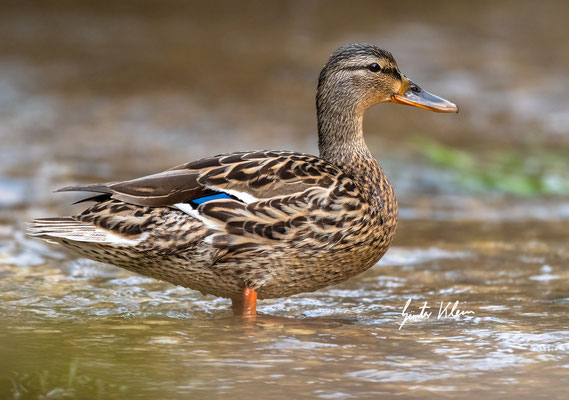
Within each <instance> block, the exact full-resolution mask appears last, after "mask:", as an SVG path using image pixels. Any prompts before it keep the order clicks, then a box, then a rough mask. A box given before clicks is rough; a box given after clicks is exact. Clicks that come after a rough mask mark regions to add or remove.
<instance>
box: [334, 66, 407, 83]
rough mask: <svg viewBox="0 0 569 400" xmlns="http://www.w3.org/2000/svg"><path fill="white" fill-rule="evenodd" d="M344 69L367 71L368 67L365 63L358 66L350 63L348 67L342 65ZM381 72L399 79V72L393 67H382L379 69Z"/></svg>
mask: <svg viewBox="0 0 569 400" xmlns="http://www.w3.org/2000/svg"><path fill="white" fill-rule="evenodd" d="M343 69H344V70H346V71H358V70H362V69H365V70H368V71H369V67H368V66H367V65H366V66H365V67H360V66H357V65H352V66H350V67H344V68H343ZM381 73H382V74H387V75H391V76H393V77H394V78H395V79H398V80H401V74H400V73H399V71H397V69H395V68H383V69H382V70H381Z"/></svg>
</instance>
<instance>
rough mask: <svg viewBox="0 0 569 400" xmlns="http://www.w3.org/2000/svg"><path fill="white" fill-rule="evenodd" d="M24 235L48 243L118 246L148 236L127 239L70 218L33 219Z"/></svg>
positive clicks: (143, 234)
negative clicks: (70, 242) (66, 242)
mask: <svg viewBox="0 0 569 400" xmlns="http://www.w3.org/2000/svg"><path fill="white" fill-rule="evenodd" d="M26 234H27V235H28V236H31V237H37V238H40V239H44V240H47V241H48V242H59V243H60V242H61V240H68V241H73V242H87V243H101V244H112V245H119V246H133V245H136V244H138V243H140V242H141V241H142V240H144V239H146V237H147V236H148V234H147V233H142V234H141V235H139V236H138V237H137V238H134V239H132V238H130V239H129V238H125V237H123V236H121V235H118V234H115V233H113V232H111V231H109V230H106V229H103V228H101V227H97V226H95V225H93V224H91V223H89V222H82V221H78V220H76V219H73V218H71V217H60V218H41V219H35V220H33V221H31V222H29V223H28V226H27V229H26Z"/></svg>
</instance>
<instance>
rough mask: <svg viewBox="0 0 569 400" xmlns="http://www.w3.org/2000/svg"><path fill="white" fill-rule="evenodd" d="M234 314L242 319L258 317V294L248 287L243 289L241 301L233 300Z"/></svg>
mask: <svg viewBox="0 0 569 400" xmlns="http://www.w3.org/2000/svg"><path fill="white" fill-rule="evenodd" d="M231 308H232V309H233V314H235V315H241V316H242V317H252V316H255V315H257V292H255V291H254V290H253V289H249V288H248V287H246V288H243V295H242V297H241V298H240V299H233V300H231Z"/></svg>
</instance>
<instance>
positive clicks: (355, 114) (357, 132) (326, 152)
mask: <svg viewBox="0 0 569 400" xmlns="http://www.w3.org/2000/svg"><path fill="white" fill-rule="evenodd" d="M326 100H328V101H326ZM316 104H317V106H316V107H317V115H318V149H319V151H320V157H321V158H323V159H325V160H326V161H328V162H331V163H333V164H335V165H337V166H339V167H340V168H342V170H343V171H344V172H346V173H347V174H348V175H351V176H357V175H360V173H361V171H362V168H361V167H362V164H366V166H367V167H368V168H369V167H372V168H374V169H375V168H379V164H378V163H377V161H376V160H375V158H374V157H373V156H372V154H371V153H370V151H369V149H368V147H367V145H366V142H365V140H364V136H363V110H359V109H358V107H356V106H355V105H353V104H349V103H347V102H346V101H341V100H335V99H334V98H328V99H326V98H324V99H323V98H321V97H318V98H317V102H316ZM368 168H364V169H368Z"/></svg>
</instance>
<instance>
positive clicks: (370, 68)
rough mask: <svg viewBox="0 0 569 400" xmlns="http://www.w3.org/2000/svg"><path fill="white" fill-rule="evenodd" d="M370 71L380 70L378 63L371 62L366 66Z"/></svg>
mask: <svg viewBox="0 0 569 400" xmlns="http://www.w3.org/2000/svg"><path fill="white" fill-rule="evenodd" d="M367 68H368V69H369V70H370V71H371V72H379V71H381V67H380V66H379V64H378V63H372V64H370V65H368V67H367Z"/></svg>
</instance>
